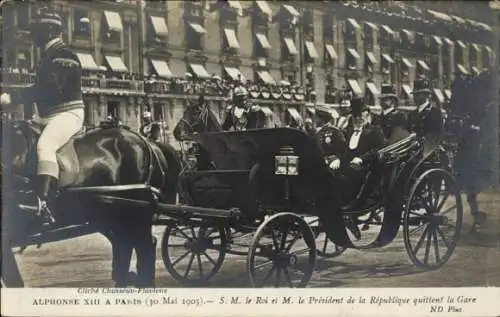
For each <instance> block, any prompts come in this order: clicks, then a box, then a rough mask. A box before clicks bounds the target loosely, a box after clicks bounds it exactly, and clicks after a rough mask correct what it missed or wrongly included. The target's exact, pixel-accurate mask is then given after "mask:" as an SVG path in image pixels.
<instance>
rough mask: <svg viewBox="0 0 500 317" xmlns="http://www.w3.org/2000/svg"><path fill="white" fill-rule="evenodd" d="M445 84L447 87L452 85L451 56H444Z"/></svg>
mask: <svg viewBox="0 0 500 317" xmlns="http://www.w3.org/2000/svg"><path fill="white" fill-rule="evenodd" d="M442 60H443V85H444V86H445V87H449V86H450V78H451V67H450V59H449V57H447V58H445V57H443V59H442Z"/></svg>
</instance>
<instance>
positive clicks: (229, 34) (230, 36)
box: [224, 29, 240, 48]
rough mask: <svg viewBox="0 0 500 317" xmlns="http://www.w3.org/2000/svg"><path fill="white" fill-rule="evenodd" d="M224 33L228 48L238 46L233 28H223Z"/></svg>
mask: <svg viewBox="0 0 500 317" xmlns="http://www.w3.org/2000/svg"><path fill="white" fill-rule="evenodd" d="M224 34H225V35H226V40H227V44H228V45H229V47H230V48H240V43H238V38H237V37H236V32H235V31H234V30H233V29H224Z"/></svg>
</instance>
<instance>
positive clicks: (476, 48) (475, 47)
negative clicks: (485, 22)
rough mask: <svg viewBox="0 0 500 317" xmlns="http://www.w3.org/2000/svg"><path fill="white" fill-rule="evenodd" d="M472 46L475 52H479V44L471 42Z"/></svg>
mask: <svg viewBox="0 0 500 317" xmlns="http://www.w3.org/2000/svg"><path fill="white" fill-rule="evenodd" d="M472 47H473V48H474V50H475V51H476V53H481V46H479V44H476V43H473V44H472Z"/></svg>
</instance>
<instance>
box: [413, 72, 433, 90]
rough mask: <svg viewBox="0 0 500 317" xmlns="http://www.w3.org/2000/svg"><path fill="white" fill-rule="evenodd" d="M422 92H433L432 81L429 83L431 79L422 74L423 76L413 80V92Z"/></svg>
mask: <svg viewBox="0 0 500 317" xmlns="http://www.w3.org/2000/svg"><path fill="white" fill-rule="evenodd" d="M421 92H425V93H429V94H430V93H432V92H431V89H430V83H429V80H428V79H427V78H426V77H424V76H422V77H419V78H417V79H415V81H413V92H412V93H413V94H417V93H421Z"/></svg>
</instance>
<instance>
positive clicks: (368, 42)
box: [363, 22, 378, 49]
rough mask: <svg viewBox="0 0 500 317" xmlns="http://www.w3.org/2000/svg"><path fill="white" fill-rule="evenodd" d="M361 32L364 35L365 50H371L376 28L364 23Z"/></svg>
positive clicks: (373, 25) (369, 23) (371, 24)
mask: <svg viewBox="0 0 500 317" xmlns="http://www.w3.org/2000/svg"><path fill="white" fill-rule="evenodd" d="M363 30H364V35H365V48H370V49H371V48H372V47H373V33H375V32H376V31H377V30H378V27H377V26H376V25H375V24H373V23H371V22H365V24H364V25H363Z"/></svg>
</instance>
